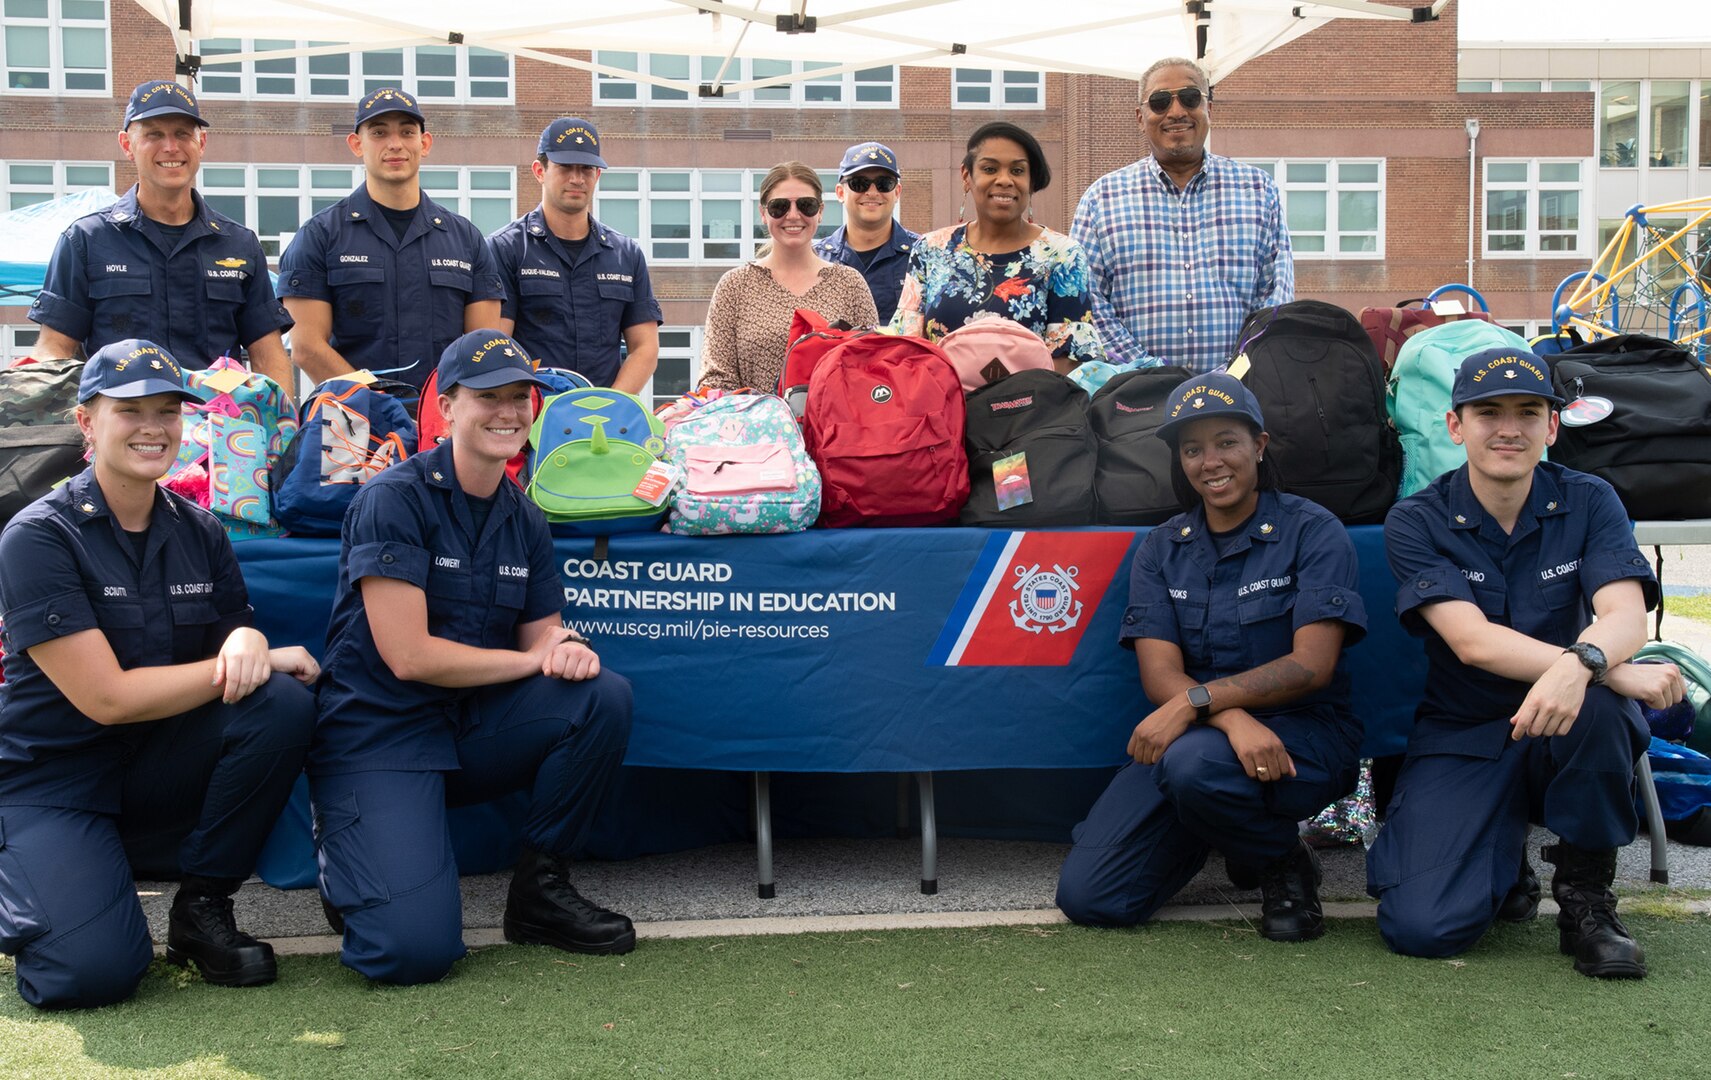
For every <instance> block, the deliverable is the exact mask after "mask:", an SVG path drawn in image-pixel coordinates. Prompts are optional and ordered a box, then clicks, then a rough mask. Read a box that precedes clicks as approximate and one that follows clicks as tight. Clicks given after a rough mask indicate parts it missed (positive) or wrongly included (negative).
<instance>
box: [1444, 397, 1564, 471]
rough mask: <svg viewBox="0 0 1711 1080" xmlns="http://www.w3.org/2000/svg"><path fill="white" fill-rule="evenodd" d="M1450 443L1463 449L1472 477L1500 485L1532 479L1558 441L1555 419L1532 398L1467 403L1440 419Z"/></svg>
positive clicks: (1545, 404) (1551, 411) (1539, 399)
mask: <svg viewBox="0 0 1711 1080" xmlns="http://www.w3.org/2000/svg"><path fill="white" fill-rule="evenodd" d="M1444 422H1445V423H1446V424H1447V425H1448V426H1449V430H1450V439H1451V441H1452V442H1455V443H1456V444H1457V445H1460V446H1465V447H1467V464H1468V469H1469V471H1470V472H1473V473H1476V474H1478V475H1480V476H1483V477H1485V478H1486V479H1488V480H1493V481H1496V482H1498V483H1514V482H1517V481H1520V480H1522V479H1524V478H1526V477H1528V476H1531V475H1532V472H1533V466H1535V465H1537V464H1538V463H1539V459H1540V458H1542V457H1544V454H1545V447H1547V446H1550V445H1551V444H1552V443H1554V442H1556V441H1557V414H1556V411H1555V410H1554V409H1553V408H1552V407H1551V403H1550V402H1548V401H1546V400H1545V399H1544V398H1542V397H1539V396H1537V395H1535V394H1506V395H1504V396H1502V397H1491V398H1486V399H1484V400H1483V401H1470V402H1468V403H1467V404H1466V405H1463V406H1462V407H1461V408H1460V409H1457V410H1455V411H1454V412H1451V413H1449V414H1448V415H1447V416H1445V417H1444Z"/></svg>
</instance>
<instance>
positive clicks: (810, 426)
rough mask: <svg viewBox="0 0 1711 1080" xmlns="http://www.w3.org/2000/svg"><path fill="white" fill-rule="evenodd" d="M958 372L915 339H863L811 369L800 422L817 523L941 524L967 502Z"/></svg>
mask: <svg viewBox="0 0 1711 1080" xmlns="http://www.w3.org/2000/svg"><path fill="white" fill-rule="evenodd" d="M964 418H965V408H964V406H963V400H962V386H961V385H960V383H959V382H958V381H957V375H956V371H955V370H954V369H953V368H952V367H951V364H950V361H949V360H947V359H946V358H945V354H944V353H943V352H942V351H940V349H939V347H938V346H936V345H934V344H932V343H931V342H929V341H925V340H923V339H921V338H918V337H903V336H895V337H894V336H892V335H890V334H864V335H862V336H860V337H855V338H851V339H850V340H848V341H845V342H843V343H842V344H840V345H838V347H837V348H835V349H833V350H832V351H831V352H829V353H827V354H826V356H825V357H824V358H823V359H821V361H820V362H819V364H817V365H816V366H815V368H814V375H813V377H812V379H811V380H810V381H809V383H808V398H807V404H806V407H805V411H804V414H803V417H802V426H803V435H804V438H805V440H806V442H807V444H808V453H809V455H810V456H812V457H813V459H814V464H815V465H817V466H818V467H819V469H820V477H821V480H822V482H823V491H822V494H821V498H820V524H821V525H824V526H827V527H828V528H845V527H850V526H862V525H893V526H901V525H938V524H941V523H943V522H950V521H955V520H956V517H957V512H958V511H959V510H961V509H962V504H963V503H964V502H966V501H967V499H968V456H967V453H966V452H965V451H964V450H963V445H962V435H963V423H964Z"/></svg>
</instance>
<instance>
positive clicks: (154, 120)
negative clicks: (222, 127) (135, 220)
mask: <svg viewBox="0 0 1711 1080" xmlns="http://www.w3.org/2000/svg"><path fill="white" fill-rule="evenodd" d="M206 145H207V130H206V129H205V128H203V127H202V126H201V125H200V124H198V123H197V122H196V121H194V120H192V119H190V117H188V116H184V115H182V114H179V113H168V114H167V115H165V116H155V117H151V118H149V119H147V120H138V121H137V122H136V123H134V124H132V125H131V126H130V127H128V128H126V129H125V130H124V131H121V132H119V148H120V149H121V150H123V151H124V152H125V156H126V157H127V158H129V159H131V160H132V161H134V162H136V163H137V183H139V184H140V185H142V187H144V188H145V189H147V190H149V191H151V192H159V193H163V194H166V193H174V194H175V193H177V192H180V191H186V190H188V189H189V188H190V187H191V186H193V185H194V184H195V183H196V170H197V169H198V168H200V167H201V165H202V151H203V149H204V148H205V146H206Z"/></svg>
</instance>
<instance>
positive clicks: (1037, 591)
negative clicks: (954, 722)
mask: <svg viewBox="0 0 1711 1080" xmlns="http://www.w3.org/2000/svg"><path fill="white" fill-rule="evenodd" d="M1132 539H1133V534H1132V533H1126V532H1094V533H1085V532H1076V533H1056V532H1030V533H1027V534H1025V535H1024V536H1023V537H1022V542H1021V543H1019V544H1017V545H1016V551H1015V553H1014V554H1013V555H1012V556H1011V558H1010V561H1009V562H1008V563H1007V564H1006V565H1005V566H1003V567H1002V568H1001V569H1000V571H999V582H998V587H997V588H996V589H995V590H994V591H993V593H992V599H991V600H990V601H989V602H988V603H987V605H986V610H984V611H982V612H980V613H979V614H978V616H977V617H978V619H979V622H978V623H976V624H975V628H974V633H973V634H972V635H971V636H970V638H969V640H968V645H967V647H965V648H964V649H963V652H962V658H961V659H960V660H959V661H958V662H957V666H958V667H1063V666H1065V665H1066V664H1068V663H1069V662H1070V660H1071V658H1073V657H1074V656H1075V648H1076V646H1077V645H1079V644H1080V643H1081V636H1082V635H1083V634H1085V633H1086V632H1087V627H1088V624H1089V623H1091V622H1092V621H1093V613H1094V612H1095V611H1097V610H1098V609H1099V601H1100V600H1102V599H1104V597H1105V590H1106V589H1108V588H1110V586H1111V579H1112V578H1114V577H1116V576H1117V571H1118V570H1119V569H1121V568H1122V566H1123V558H1124V556H1125V555H1127V554H1128V551H1129V542H1130V540H1132Z"/></svg>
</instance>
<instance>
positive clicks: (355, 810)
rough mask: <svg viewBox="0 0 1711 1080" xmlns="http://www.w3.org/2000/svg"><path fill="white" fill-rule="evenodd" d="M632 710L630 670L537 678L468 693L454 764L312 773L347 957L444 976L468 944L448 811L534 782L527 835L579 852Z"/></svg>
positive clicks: (426, 978) (318, 836)
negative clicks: (574, 678) (583, 677)
mask: <svg viewBox="0 0 1711 1080" xmlns="http://www.w3.org/2000/svg"><path fill="white" fill-rule="evenodd" d="M630 708H631V693H630V683H629V680H627V679H625V678H624V677H623V676H622V675H618V674H615V673H613V672H610V671H602V672H601V673H600V675H599V676H598V677H596V678H594V679H590V680H587V681H584V682H567V681H565V680H562V679H552V678H548V677H546V676H544V675H536V676H533V677H531V678H527V679H521V680H518V681H517V682H513V683H503V684H500V685H497V686H490V687H485V688H483V689H481V690H479V691H477V692H475V693H474V694H472V695H470V696H469V697H467V698H465V699H464V700H463V702H462V703H461V715H460V724H459V730H458V738H457V754H458V763H459V768H457V769H456V770H453V771H449V772H438V771H420V770H418V771H404V770H385V769H373V770H367V771H363V772H341V773H331V774H326V775H321V776H311V777H310V778H309V791H310V795H311V797H312V800H313V802H314V806H315V847H316V857H317V860H318V862H319V865H320V871H321V895H322V896H324V897H326V898H327V901H328V902H329V903H331V904H332V905H333V907H335V908H337V909H338V911H339V913H340V914H341V915H343V916H344V920H345V936H344V949H343V953H342V957H341V958H342V960H343V961H344V964H345V966H347V967H349V968H351V969H352V970H354V971H356V972H358V973H359V974H362V975H365V976H367V977H368V978H370V979H375V980H378V981H381V982H388V983H398V984H403V985H410V984H415V983H423V982H433V981H435V980H436V979H440V978H442V977H444V975H445V974H446V972H448V971H450V970H451V966H452V964H454V963H456V962H457V960H458V959H459V958H460V957H462V956H463V954H464V951H465V950H464V944H463V904H462V898H461V896H460V895H459V893H458V871H457V861H456V859H455V858H454V856H453V854H452V845H451V831H450V828H449V827H448V825H447V821H446V807H447V806H465V805H468V804H471V803H480V802H486V801H488V800H490V799H494V798H497V797H498V796H500V795H504V794H507V793H509V792H513V791H522V790H528V791H530V792H531V796H530V802H529V812H528V817H527V818H526V820H525V821H524V825H523V842H524V843H525V844H527V845H529V846H530V847H532V848H534V849H536V850H538V851H545V852H550V853H552V854H555V855H562V856H567V857H569V856H574V855H576V854H579V853H580V852H581V850H582V848H583V846H584V844H585V842H586V840H587V835H588V831H589V827H590V826H591V825H592V824H593V821H594V817H595V815H596V813H598V811H599V809H600V807H601V805H602V804H603V803H604V802H605V799H606V794H607V792H608V791H609V790H610V789H611V786H612V781H613V779H614V778H615V777H616V776H617V771H618V766H619V765H621V764H622V763H623V760H624V751H625V750H626V749H628V747H629V742H630Z"/></svg>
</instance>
